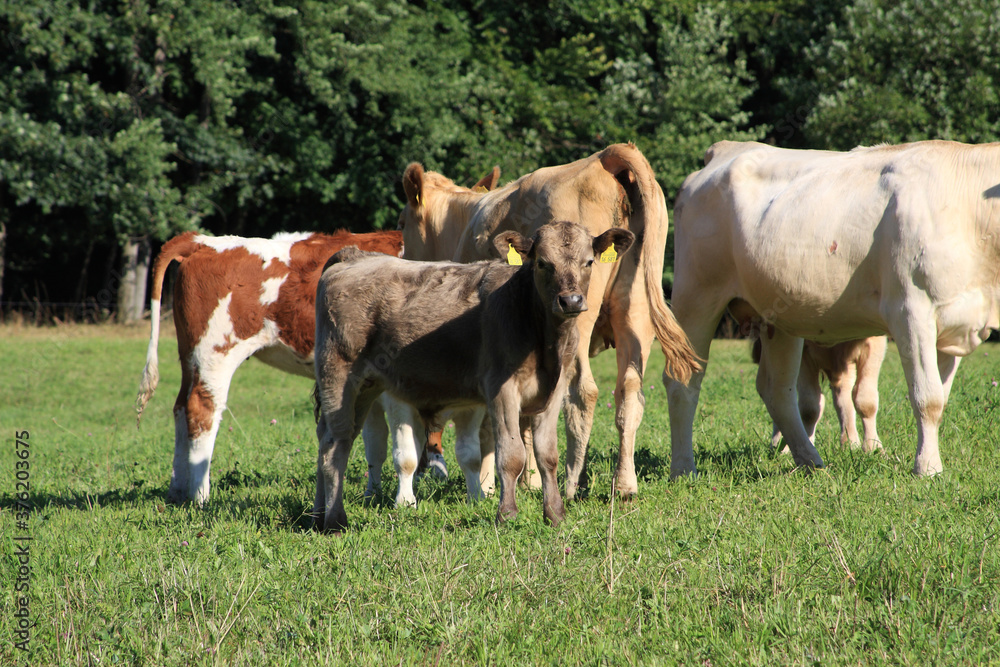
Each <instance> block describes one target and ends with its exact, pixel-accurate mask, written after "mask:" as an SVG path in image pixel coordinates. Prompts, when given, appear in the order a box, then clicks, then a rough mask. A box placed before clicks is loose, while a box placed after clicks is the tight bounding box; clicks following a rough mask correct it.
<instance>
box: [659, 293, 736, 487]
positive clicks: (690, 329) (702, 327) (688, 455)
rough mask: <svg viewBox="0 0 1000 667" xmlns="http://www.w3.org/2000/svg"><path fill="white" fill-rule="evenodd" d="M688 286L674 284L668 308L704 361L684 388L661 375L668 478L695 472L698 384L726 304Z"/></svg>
mask: <svg viewBox="0 0 1000 667" xmlns="http://www.w3.org/2000/svg"><path fill="white" fill-rule="evenodd" d="M688 284H689V283H686V282H684V281H682V280H678V282H677V283H675V284H674V294H673V300H672V301H671V304H670V306H671V308H672V309H673V311H674V317H676V318H677V323H678V324H680V325H681V327H682V328H683V329H684V332H685V333H686V334H687V335H688V340H690V341H691V345H692V347H693V348H694V351H695V353H696V354H697V355H698V356H699V357H700V358H701V359H703V360H704V364H703V368H702V370H701V371H700V372H697V373H693V374H692V375H691V379H690V380H689V381H688V383H687V384H686V385H685V384H683V383H681V382H679V381H677V380H675V379H674V378H672V377H671V376H669V375H668V374H667V373H666V371H664V373H663V384H664V385H665V386H666V389H667V405H668V408H669V412H670V478H671V479H676V478H678V477H681V476H683V475H694V474H696V473H697V468H696V467H695V463H694V439H693V433H694V415H695V412H696V410H697V408H698V397H699V395H700V394H701V383H702V380H704V379H705V371H706V370H707V368H708V354H709V349H710V348H711V345H712V337H713V336H714V335H715V329H716V327H718V326H719V320H720V319H721V318H722V313H723V311H724V310H725V307H726V303H725V302H722V303H713V302H712V298H711V297H712V295H710V294H708V293H707V292H706V291H703V290H700V289H699V288H698V286H697V285H693V286H691V287H687V285H688Z"/></svg>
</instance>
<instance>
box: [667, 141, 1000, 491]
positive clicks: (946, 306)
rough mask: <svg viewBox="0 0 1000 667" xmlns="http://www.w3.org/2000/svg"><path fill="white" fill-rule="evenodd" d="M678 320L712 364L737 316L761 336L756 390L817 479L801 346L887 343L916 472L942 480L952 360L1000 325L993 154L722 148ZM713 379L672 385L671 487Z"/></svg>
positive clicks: (714, 157) (688, 201)
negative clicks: (905, 390)
mask: <svg viewBox="0 0 1000 667" xmlns="http://www.w3.org/2000/svg"><path fill="white" fill-rule="evenodd" d="M674 229H675V250H676V260H675V266H674V280H675V282H674V290H673V304H672V305H673V310H674V314H675V315H676V317H677V319H678V321H679V322H680V324H681V325H682V326H683V327H684V330H685V331H686V332H687V334H688V336H689V337H690V339H691V342H692V344H693V345H694V347H695V350H696V352H697V353H698V354H699V355H701V356H702V357H703V358H705V359H708V353H709V345H710V344H711V339H712V334H713V333H714V331H715V327H716V323H717V322H718V321H719V318H720V317H721V316H722V313H723V311H725V310H726V309H727V308H729V310H730V312H732V313H733V314H734V315H735V316H736V317H737V319H739V320H742V321H743V322H746V321H748V320H759V321H760V322H761V327H762V331H761V342H762V357H761V365H760V369H759V372H758V375H757V389H758V391H759V392H760V395H761V397H762V398H763V399H764V402H765V404H766V405H767V408H768V411H769V412H770V414H771V416H772V418H773V419H774V421H775V422H776V423H777V425H778V427H779V428H780V430H781V432H782V433H783V434H784V437H785V440H786V442H787V443H788V445H789V447H790V449H791V451H792V456H793V457H794V459H795V462H796V464H797V465H800V466H815V467H820V466H822V465H823V460H822V458H820V455H819V453H818V452H817V451H816V448H815V447H814V445H813V443H812V442H811V441H810V439H809V436H808V434H807V432H806V429H805V427H804V426H803V424H802V419H801V418H800V416H799V411H798V407H797V404H796V398H797V397H796V386H795V385H796V378H797V376H798V371H799V362H800V360H801V358H802V341H803V338H808V339H810V340H814V341H818V342H820V343H823V344H833V343H838V342H842V341H847V340H857V339H861V338H865V337H868V336H873V335H879V334H885V333H888V334H890V335H892V336H893V338H894V339H895V340H896V344H897V347H898V349H899V354H900V357H901V359H902V363H903V370H904V372H905V374H906V381H907V385H908V387H909V393H910V402H911V404H912V406H913V411H914V413H915V414H916V418H917V451H916V457H915V460H914V464H913V472H914V473H915V474H917V475H934V474H936V473H939V472H941V470H942V465H941V456H940V453H939V451H938V426H939V425H940V423H941V415H942V412H943V410H944V407H945V403H946V402H947V400H948V394H949V392H950V390H951V384H952V381H953V379H954V377H955V370H956V369H957V367H958V362H959V359H960V358H961V357H963V356H965V355H967V354H970V353H971V352H972V351H973V350H975V349H976V347H977V346H978V345H979V344H980V343H981V342H982V341H983V340H985V339H986V337H987V335H988V334H989V330H990V329H993V328H996V327H997V326H998V324H1000V144H987V145H980V146H970V145H965V144H959V143H953V142H944V141H927V142H917V143H912V144H905V145H902V146H876V147H871V148H856V149H854V150H852V151H850V152H847V153H837V152H828V151H799V150H787V149H780V148H774V147H772V146H767V145H763V144H759V143H733V142H720V143H717V144H715V145H714V146H712V147H711V148H710V149H709V151H708V153H707V154H706V156H705V167H704V168H703V169H701V170H700V171H698V172H695V173H694V174H692V175H690V176H689V177H688V178H687V180H686V181H685V182H684V185H683V187H682V188H681V192H680V194H679V195H678V197H677V204H676V207H675V220H674ZM703 377H704V372H702V373H699V374H697V375H695V376H694V378H693V379H692V380H691V382H690V384H689V385H687V386H684V385H682V384H680V383H678V382H675V381H673V380H672V379H671V378H669V377H667V376H665V377H664V383H665V384H666V386H667V393H668V398H669V402H670V429H671V445H672V458H671V465H670V472H671V476H674V477H676V476H678V475H684V474H690V473H694V472H695V463H694V451H693V443H692V427H693V422H694V414H695V409H696V408H697V405H698V394H699V391H700V389H701V381H702V379H703Z"/></svg>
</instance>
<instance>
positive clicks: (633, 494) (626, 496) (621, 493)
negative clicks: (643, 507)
mask: <svg viewBox="0 0 1000 667" xmlns="http://www.w3.org/2000/svg"><path fill="white" fill-rule="evenodd" d="M638 497H639V492H638V491H625V490H623V489H618V500H621V501H625V502H632V501H633V500H635V499H636V498H638Z"/></svg>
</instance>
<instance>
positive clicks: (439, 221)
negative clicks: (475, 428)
mask: <svg viewBox="0 0 1000 667" xmlns="http://www.w3.org/2000/svg"><path fill="white" fill-rule="evenodd" d="M492 178H493V182H495V180H496V172H495V171H494V176H493V177H492ZM403 188H404V190H405V191H406V197H407V205H406V208H405V209H404V210H403V212H402V213H401V214H400V218H399V222H400V227H401V229H402V230H403V238H404V239H405V242H406V247H407V252H410V248H411V247H412V248H414V249H415V250H416V249H417V248H422V247H429V248H432V251H433V252H435V253H438V255H439V256H443V255H444V254H445V253H447V252H449V251H450V252H452V253H453V255H452V258H453V259H454V260H456V261H460V262H468V261H472V260H476V259H484V258H486V257H487V256H488V254H489V252H490V248H491V243H490V242H491V239H493V238H494V237H495V236H496V235H497V234H498V233H500V232H501V231H503V230H514V231H518V232H520V233H521V234H522V235H526V236H528V235H531V234H532V233H533V232H534V231H535V230H537V229H538V228H539V227H541V226H542V225H544V224H546V223H548V222H551V221H553V220H559V219H567V218H568V219H579V220H582V222H583V224H585V225H586V226H587V229H589V230H590V233H591V234H592V235H595V236H596V235H598V234H600V233H602V232H603V231H605V230H607V229H612V228H626V229H629V230H631V231H632V232H633V233H634V234H635V236H636V239H637V241H636V243H637V244H638V250H634V251H633V252H632V253H631V254H630V257H629V260H628V261H625V262H618V263H615V264H606V265H605V264H599V265H598V266H597V267H595V270H594V272H593V276H592V279H591V282H590V291H589V292H588V294H587V298H588V302H589V303H591V304H601V307H600V308H596V307H593V308H591V310H590V311H588V312H586V313H584V314H582V315H581V316H580V317H578V318H577V320H576V324H577V327H578V328H579V330H580V338H579V349H578V350H577V355H576V362H575V363H574V368H573V370H572V376H573V379H572V380H571V382H570V385H569V391H568V394H567V400H566V402H565V405H564V406H563V407H564V410H565V418H566V496H567V497H568V498H573V497H574V496H575V494H576V491H577V486H578V484H579V481H580V477H581V474H582V472H583V467H584V462H585V456H586V447H587V442H588V440H589V439H590V430H591V426H592V424H593V419H594V408H595V407H596V405H597V397H598V390H597V384H596V383H595V382H594V377H593V374H592V373H591V370H590V361H589V356H591V352H593V353H594V354H596V353H597V352H598V351H600V350H603V349H605V348H606V347H607V346H608V345H613V346H615V347H616V348H617V350H616V352H617V357H618V381H617V386H616V388H615V401H616V404H617V407H616V414H615V423H616V425H617V426H618V431H619V436H620V450H619V455H618V469H617V472H616V475H615V487H616V488H617V490H618V492H619V493H620V494H622V495H623V496H631V495H634V494H635V493H636V492H637V491H638V485H637V481H636V476H635V464H634V448H635V435H636V430H637V429H638V427H639V424H640V422H641V420H642V413H643V403H644V398H643V395H642V376H643V373H644V372H645V368H646V360H647V358H648V357H649V352H650V348H651V345H652V342H653V339H654V338H657V339H659V341H660V344H661V345H662V346H663V352H664V354H665V355H666V358H667V367H668V368H669V369H670V373H672V374H673V375H674V376H676V377H677V378H678V379H679V380H681V381H686V380H687V379H688V378H689V377H690V376H691V373H692V372H694V371H697V370H700V368H701V367H700V365H699V363H698V358H697V356H696V355H695V353H694V351H693V349H692V348H691V346H690V344H689V342H688V339H687V336H686V335H685V333H684V331H683V330H682V329H681V328H680V327H679V326H678V325H677V322H676V320H675V319H674V317H673V315H672V313H671V312H670V310H669V309H668V308H667V305H666V302H665V301H664V299H663V292H662V290H661V287H660V282H661V280H662V273H663V254H664V247H665V245H666V239H667V209H666V204H665V202H664V198H663V192H662V190H661V189H660V186H659V185H658V184H657V183H656V179H655V177H654V175H653V170H652V168H651V167H650V166H649V162H647V161H646V158H645V157H644V156H643V155H642V153H641V152H639V150H638V149H637V148H636V147H635V146H633V145H632V144H616V145H613V146H609V147H608V148H606V149H604V150H602V151H600V152H598V153H595V154H594V155H591V156H590V157H587V158H584V159H582V160H577V161H576V162H573V163H570V164H566V165H560V166H556V167H547V168H544V169H539V170H537V171H535V172H532V173H530V174H527V175H526V176H522V177H521V178H519V179H518V180H516V181H514V182H512V183H509V184H507V185H505V186H503V187H500V188H497V189H494V190H492V191H490V192H477V191H475V190H472V189H469V188H462V187H459V186H457V185H455V183H453V182H452V181H451V180H449V179H447V178H445V177H444V176H442V175H441V174H437V173H434V172H425V171H424V170H423V168H422V167H421V166H420V165H418V164H411V165H410V166H409V167H408V168H407V170H406V172H405V174H404V176H403Z"/></svg>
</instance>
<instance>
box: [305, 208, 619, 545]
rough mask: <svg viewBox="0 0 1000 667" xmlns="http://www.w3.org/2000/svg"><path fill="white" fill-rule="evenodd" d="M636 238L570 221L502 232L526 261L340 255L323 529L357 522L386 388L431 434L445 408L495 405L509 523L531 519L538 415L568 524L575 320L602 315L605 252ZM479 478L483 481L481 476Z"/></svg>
mask: <svg viewBox="0 0 1000 667" xmlns="http://www.w3.org/2000/svg"><path fill="white" fill-rule="evenodd" d="M634 239H635V237H634V235H633V234H632V233H631V232H629V231H628V230H624V229H609V230H606V231H605V232H604V233H602V234H601V235H600V236H597V237H596V238H595V237H593V236H592V235H591V234H590V232H589V231H588V230H587V229H586V228H585V227H583V226H582V225H579V224H576V223H573V222H556V223H553V224H549V225H545V226H543V227H541V228H539V229H538V230H537V231H536V232H535V234H534V236H533V237H532V238H531V239H530V240H529V239H526V238H525V237H524V236H522V235H521V234H518V233H517V232H503V233H502V234H499V235H498V236H497V237H496V239H495V247H496V249H497V251H498V252H500V253H501V254H502V255H504V256H507V255H512V256H513V257H514V258H516V263H517V264H520V266H511V265H508V264H507V263H504V262H503V261H492V262H489V261H488V262H476V263H473V264H455V263H451V262H448V263H434V262H411V261H406V260H397V259H394V258H390V257H384V256H380V255H376V254H372V253H363V252H361V251H358V250H355V249H346V250H342V251H340V252H339V253H337V254H336V255H334V256H333V258H331V261H330V263H329V264H328V265H327V268H326V269H325V270H324V272H323V276H322V278H321V279H320V283H319V288H318V292H317V297H316V397H317V417H318V422H317V427H316V433H317V437H318V438H319V455H318V458H317V472H316V504H315V507H314V516H315V519H316V525H317V527H318V528H322V529H323V530H327V531H340V530H343V529H345V528H346V527H347V515H346V513H345V511H344V503H343V494H344V473H345V470H346V467H347V461H348V457H349V455H350V451H351V445H352V443H353V442H354V439H355V438H356V437H357V435H358V433H359V431H360V430H361V423H362V420H363V419H364V416H365V414H366V413H367V412H368V409H369V407H370V405H371V403H372V402H373V401H374V400H375V399H376V398H377V397H378V396H379V394H381V393H382V392H383V391H385V392H387V393H389V394H390V395H392V396H393V397H394V398H396V399H398V400H400V401H403V402H404V403H406V404H408V405H410V406H412V408H413V409H414V410H415V411H416V412H417V413H418V414H419V416H420V418H421V420H422V421H423V422H424V424H425V426H426V428H428V429H430V428H432V426H434V425H435V422H436V419H437V415H439V414H441V413H442V412H443V411H444V410H447V409H450V408H463V409H464V408H470V407H475V406H485V408H486V410H487V412H488V413H489V417H490V421H491V424H492V426H493V436H494V442H495V445H496V463H497V469H498V471H499V477H500V505H499V509H498V512H497V518H498V520H502V519H505V518H509V517H512V516H514V515H516V514H517V504H516V502H515V498H514V489H515V485H516V482H517V478H518V477H519V476H520V475H521V473H522V471H523V469H524V464H525V456H524V443H523V441H522V440H521V435H520V426H519V424H520V420H521V418H522V416H529V417H531V420H532V428H533V431H534V434H535V437H534V448H535V456H536V459H537V461H538V464H539V469H540V473H541V476H542V495H543V513H544V516H545V519H546V520H547V521H548V522H550V523H551V524H553V525H556V524H558V523H559V522H560V521H562V519H563V518H564V514H565V513H564V509H563V503H562V499H561V498H560V495H559V488H558V484H557V483H556V466H557V465H558V462H559V453H558V450H557V449H556V426H557V423H558V418H559V407H560V404H561V401H562V398H563V395H564V394H565V390H566V384H567V381H568V374H569V371H570V367H571V365H572V362H573V359H574V358H575V356H576V352H577V349H578V338H579V331H578V329H577V327H576V325H575V319H576V318H578V317H579V316H581V315H582V314H585V313H586V312H588V300H587V297H586V294H587V289H588V286H589V283H590V280H591V276H592V274H593V273H596V266H599V264H595V262H594V260H595V257H599V256H601V255H602V254H603V253H605V252H606V251H608V250H609V249H611V251H613V252H615V253H616V254H617V256H618V257H621V256H622V255H623V254H624V253H625V252H626V251H627V250H628V249H629V247H630V246H631V245H632V243H633V241H634ZM605 256H607V255H605ZM626 261H627V260H626ZM478 456H479V451H472V452H460V453H459V461H460V462H464V463H463V466H465V465H471V464H473V463H474V459H475V458H476V457H478ZM472 467H474V466H472ZM470 472H471V473H474V474H471V475H470V474H469V473H470ZM466 480H467V482H470V483H472V484H475V483H476V482H478V470H470V471H467V477H466Z"/></svg>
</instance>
